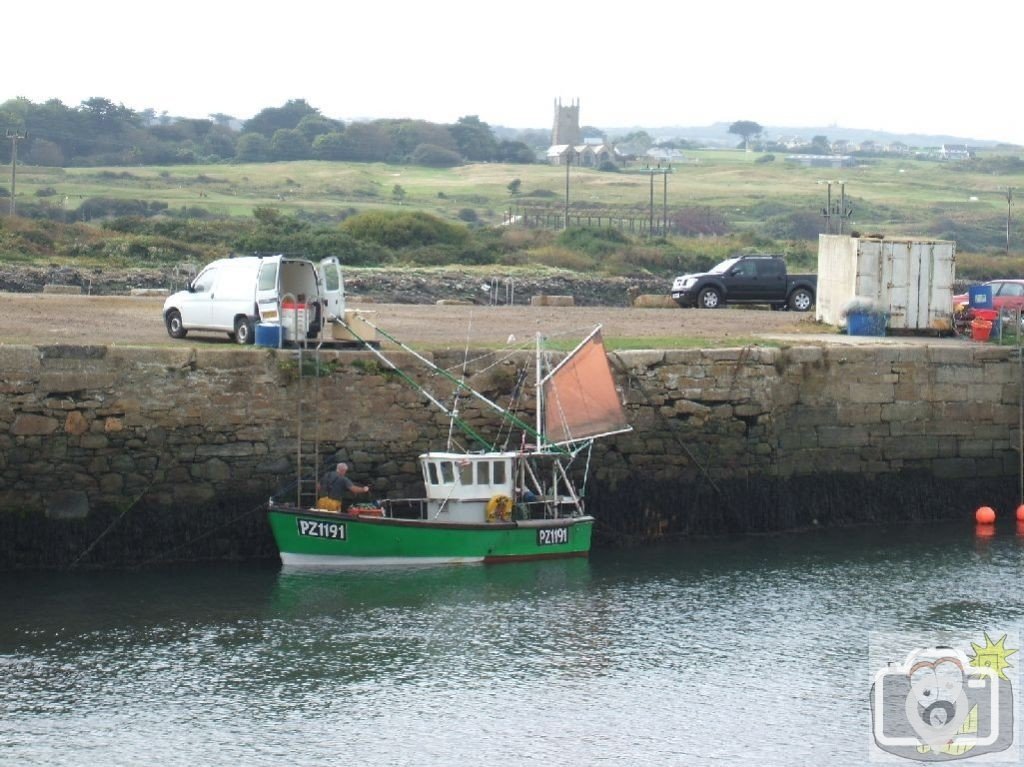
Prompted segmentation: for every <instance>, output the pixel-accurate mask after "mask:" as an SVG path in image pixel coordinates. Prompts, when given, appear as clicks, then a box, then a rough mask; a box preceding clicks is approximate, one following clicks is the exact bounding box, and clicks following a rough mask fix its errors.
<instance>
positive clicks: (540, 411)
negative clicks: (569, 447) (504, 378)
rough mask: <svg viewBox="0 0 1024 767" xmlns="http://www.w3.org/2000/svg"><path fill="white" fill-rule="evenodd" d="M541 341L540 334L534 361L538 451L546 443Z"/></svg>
mask: <svg viewBox="0 0 1024 767" xmlns="http://www.w3.org/2000/svg"><path fill="white" fill-rule="evenodd" d="M540 340H541V335H540V333H537V341H536V351H535V354H536V357H537V358H536V360H535V361H534V364H535V365H536V371H535V373H534V376H535V377H534V379H533V380H534V381H535V382H536V383H535V384H534V385H535V387H536V399H537V403H536V407H535V410H536V418H537V449H538V450H539V449H540V444H541V443H542V442H543V441H544V436H543V435H544V432H543V431H542V427H541V424H542V423H543V418H544V387H543V386H541V385H540Z"/></svg>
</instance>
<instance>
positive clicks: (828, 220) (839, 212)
mask: <svg viewBox="0 0 1024 767" xmlns="http://www.w3.org/2000/svg"><path fill="white" fill-rule="evenodd" d="M818 183H819V184H825V185H826V186H827V187H828V192H827V196H826V198H825V200H826V201H825V207H824V208H822V209H821V215H822V216H823V217H824V218H825V234H832V219H833V218H838V219H839V234H842V233H843V221H844V220H846V219H848V218H849V217H850V216H851V215H853V208H852V207H850V206H849V205H847V204H846V182H845V181H819V182H818ZM833 184H839V190H840V191H839V201H838V202H832V185H833Z"/></svg>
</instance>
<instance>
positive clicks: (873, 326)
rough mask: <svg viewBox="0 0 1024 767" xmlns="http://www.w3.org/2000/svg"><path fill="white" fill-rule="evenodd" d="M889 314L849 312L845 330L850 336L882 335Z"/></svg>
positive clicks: (887, 322)
mask: <svg viewBox="0 0 1024 767" xmlns="http://www.w3.org/2000/svg"><path fill="white" fill-rule="evenodd" d="M887 324H889V315H888V314H885V313H883V312H850V314H848V315H847V316H846V332H847V333H849V334H850V335H851V336H884V335H885V326H886V325H887Z"/></svg>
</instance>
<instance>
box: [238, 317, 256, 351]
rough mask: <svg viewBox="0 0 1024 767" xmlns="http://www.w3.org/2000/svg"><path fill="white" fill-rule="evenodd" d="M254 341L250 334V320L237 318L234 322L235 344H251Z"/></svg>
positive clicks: (251, 333)
mask: <svg viewBox="0 0 1024 767" xmlns="http://www.w3.org/2000/svg"><path fill="white" fill-rule="evenodd" d="M254 340H255V339H254V338H253V332H252V320H250V319H249V318H248V317H244V316H243V317H239V318H238V319H236V320H235V343H239V344H243V345H244V344H251V343H252V342H253V341H254Z"/></svg>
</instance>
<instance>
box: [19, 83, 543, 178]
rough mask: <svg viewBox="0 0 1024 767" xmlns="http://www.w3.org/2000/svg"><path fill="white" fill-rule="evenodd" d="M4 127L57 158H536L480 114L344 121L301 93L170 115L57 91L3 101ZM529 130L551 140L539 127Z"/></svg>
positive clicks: (33, 154) (441, 162)
mask: <svg viewBox="0 0 1024 767" xmlns="http://www.w3.org/2000/svg"><path fill="white" fill-rule="evenodd" d="M8 132H12V133H15V134H20V135H24V136H25V138H24V139H21V140H19V141H18V144H17V152H18V159H19V161H20V162H25V163H29V164H33V165H43V166H53V167H73V166H100V165H187V164H208V163H217V162H275V161H281V160H313V159H316V160H337V161H353V162H388V163H413V164H417V165H427V166H433V167H451V166H456V165H460V164H462V163H463V162H467V161H468V162H503V163H532V162H534V161H535V158H536V152H535V147H534V146H531V145H529V144H527V143H526V141H523V140H513V139H507V138H506V139H499V138H498V137H497V136H496V135H495V132H494V131H493V130H492V128H491V127H490V126H489V125H488V124H487V123H485V122H483V121H482V120H480V118H479V117H477V116H476V115H468V116H465V117H460V118H459V119H458V120H457V121H456V122H455V123H452V124H439V123H431V122H427V121H426V120H413V119H380V120H371V121H368V122H351V123H349V124H348V125H346V124H345V123H344V122H342V121H340V120H334V119H331V118H329V117H325V116H324V115H323V114H321V112H320V110H319V109H316V108H315V107H313V106H311V105H310V104H308V103H307V102H306V101H305V100H304V99H294V100H291V101H288V102H287V103H285V104H284V105H283V106H280V107H267V108H265V109H263V110H262V111H260V112H259V113H258V114H256V115H255V116H254V117H252V118H251V119H250V120H246V121H244V122H239V121H237V120H235V119H234V118H233V117H231V116H230V115H226V114H212V115H210V116H209V118H208V119H189V118H173V117H169V116H167V115H166V113H165V114H163V115H157V114H156V112H155V111H154V110H152V109H147V110H143V111H141V112H140V111H135V110H132V109H130V108H128V107H126V106H124V105H123V104H115V103H114V102H112V101H110V100H109V99H105V98H100V97H95V98H90V99H88V100H86V101H83V102H82V103H81V104H80V105H78V106H77V107H69V106H67V105H65V104H64V103H62V102H61V101H60V100H58V99H50V100H49V101H46V102H44V103H41V104H36V103H33V102H32V101H29V100H28V99H25V98H16V99H11V100H8V101H6V102H4V103H3V104H0V138H2V137H3V136H4V135H6V134H7V133H8ZM523 134H524V136H523V138H526V139H527V140H530V141H533V142H535V141H536V140H537V139H542V144H541V145H543V146H546V141H547V137H546V134H545V133H544V132H543V131H528V132H527V131H524V132H523ZM537 134H540V135H537ZM12 144H13V142H10V141H7V142H4V143H3V144H2V145H0V161H3V162H6V163H9V162H10V160H11V150H12ZM541 145H537V146H541Z"/></svg>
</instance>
